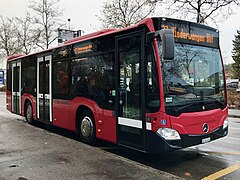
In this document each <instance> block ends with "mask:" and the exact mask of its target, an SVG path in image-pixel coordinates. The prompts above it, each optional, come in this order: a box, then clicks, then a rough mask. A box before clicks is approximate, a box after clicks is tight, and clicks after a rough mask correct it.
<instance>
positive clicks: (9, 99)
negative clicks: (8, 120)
mask: <svg viewBox="0 0 240 180" xmlns="http://www.w3.org/2000/svg"><path fill="white" fill-rule="evenodd" d="M6 98H7V99H6V100H7V102H6V103H7V107H6V108H7V110H9V111H10V112H12V92H11V91H8V90H6Z"/></svg>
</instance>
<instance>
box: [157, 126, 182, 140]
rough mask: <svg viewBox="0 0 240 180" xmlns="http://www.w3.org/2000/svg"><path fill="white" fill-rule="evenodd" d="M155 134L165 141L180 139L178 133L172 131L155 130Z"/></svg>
mask: <svg viewBox="0 0 240 180" xmlns="http://www.w3.org/2000/svg"><path fill="white" fill-rule="evenodd" d="M157 133H158V134H159V135H160V136H162V137H163V138H164V139H166V140H180V139H181V137H180V135H179V133H178V132H177V131H176V130H174V129H170V128H159V129H158V130H157Z"/></svg>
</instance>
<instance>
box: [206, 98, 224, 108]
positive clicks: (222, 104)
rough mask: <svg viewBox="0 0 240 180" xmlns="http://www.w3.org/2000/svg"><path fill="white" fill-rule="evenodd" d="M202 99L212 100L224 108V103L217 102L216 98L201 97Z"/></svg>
mask: <svg viewBox="0 0 240 180" xmlns="http://www.w3.org/2000/svg"><path fill="white" fill-rule="evenodd" d="M203 99H207V100H209V99H210V100H214V102H216V103H218V104H219V105H221V106H225V103H224V102H222V101H219V100H218V99H216V98H214V97H211V96H205V97H203Z"/></svg>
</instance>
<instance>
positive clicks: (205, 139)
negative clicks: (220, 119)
mask: <svg viewBox="0 0 240 180" xmlns="http://www.w3.org/2000/svg"><path fill="white" fill-rule="evenodd" d="M210 141H211V138H210V137H208V138H204V139H202V143H203V144H204V143H208V142H210Z"/></svg>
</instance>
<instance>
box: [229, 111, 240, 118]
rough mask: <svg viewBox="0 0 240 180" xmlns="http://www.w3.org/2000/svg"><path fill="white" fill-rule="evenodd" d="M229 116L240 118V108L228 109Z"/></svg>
mask: <svg viewBox="0 0 240 180" xmlns="http://www.w3.org/2000/svg"><path fill="white" fill-rule="evenodd" d="M228 117H234V118H240V109H228Z"/></svg>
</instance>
